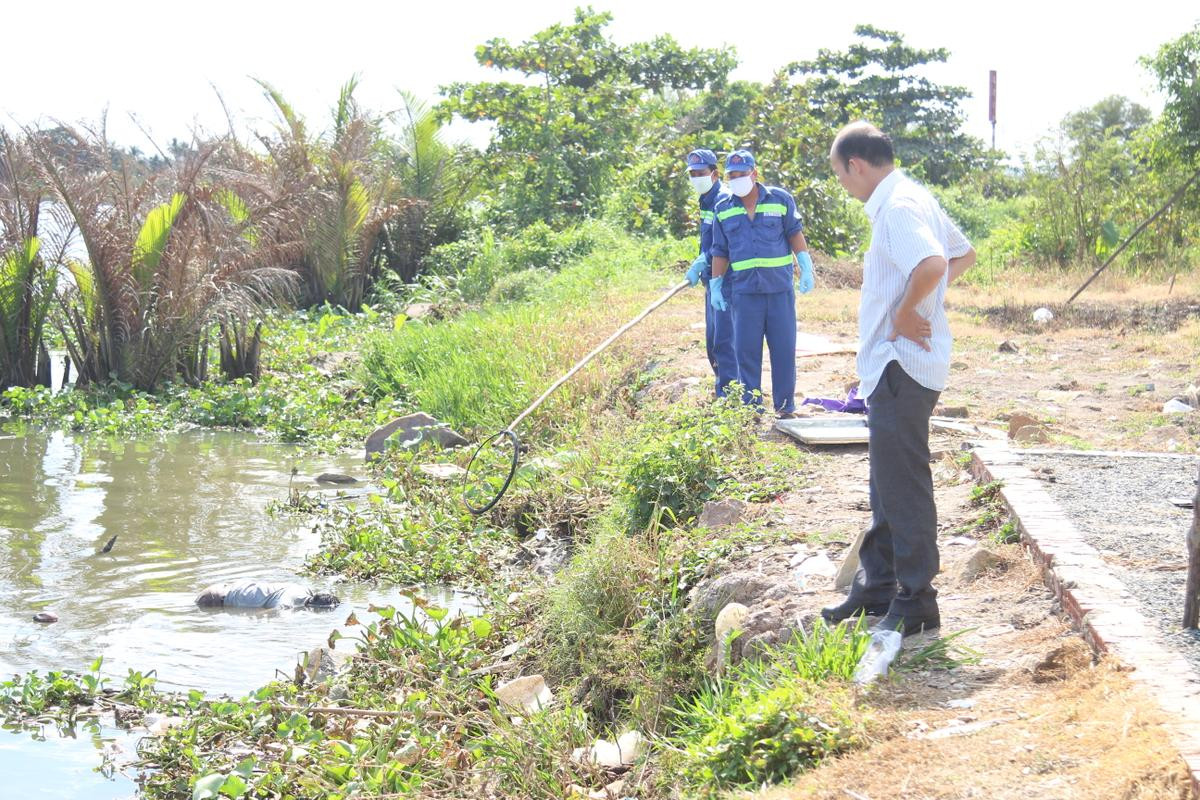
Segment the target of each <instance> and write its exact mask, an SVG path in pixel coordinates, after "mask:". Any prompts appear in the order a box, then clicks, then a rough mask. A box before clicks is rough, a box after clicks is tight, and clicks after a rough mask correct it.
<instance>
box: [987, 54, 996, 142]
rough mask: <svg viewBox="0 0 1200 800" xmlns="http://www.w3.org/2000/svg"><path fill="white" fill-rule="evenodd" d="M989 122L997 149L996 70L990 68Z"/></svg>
mask: <svg viewBox="0 0 1200 800" xmlns="http://www.w3.org/2000/svg"><path fill="white" fill-rule="evenodd" d="M988 122H990V123H992V149H993V150H995V149H996V70H994V69H993V70H988Z"/></svg>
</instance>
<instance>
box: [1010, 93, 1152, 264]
mask: <svg viewBox="0 0 1200 800" xmlns="http://www.w3.org/2000/svg"><path fill="white" fill-rule="evenodd" d="M1150 122H1151V114H1150V112H1149V111H1148V110H1147V109H1145V108H1143V107H1142V106H1139V105H1138V104H1136V103H1133V102H1130V101H1129V100H1128V99H1127V98H1124V97H1120V96H1115V95H1114V96H1111V97H1107V98H1105V99H1104V100H1101V101H1100V102H1099V103H1097V104H1096V105H1094V106H1091V107H1090V108H1085V109H1082V110H1080V111H1076V112H1073V113H1071V114H1068V115H1067V116H1066V117H1065V118H1064V119H1063V121H1062V123H1061V124H1060V125H1059V128H1058V131H1057V132H1056V133H1055V135H1053V136H1050V137H1047V138H1045V139H1043V140H1042V141H1041V142H1039V143H1038V145H1037V147H1036V148H1035V156H1034V160H1033V163H1032V164H1031V165H1030V171H1029V172H1030V174H1029V190H1030V195H1031V197H1032V198H1033V202H1032V206H1031V208H1030V213H1029V215H1028V217H1027V228H1026V231H1027V232H1026V244H1027V246H1028V247H1029V248H1030V249H1031V250H1032V251H1033V252H1034V253H1036V254H1038V255H1041V256H1043V257H1045V258H1048V259H1050V260H1054V261H1057V262H1059V263H1064V264H1065V263H1068V262H1069V261H1072V260H1074V261H1076V262H1086V261H1095V260H1097V259H1100V258H1102V257H1103V256H1105V255H1106V254H1107V253H1108V252H1109V251H1110V250H1111V249H1112V248H1113V247H1114V246H1115V245H1116V244H1117V242H1118V241H1119V240H1120V238H1121V233H1122V230H1121V229H1122V225H1123V223H1124V224H1125V226H1126V227H1131V226H1132V225H1133V224H1136V222H1137V221H1138V220H1140V219H1141V218H1143V217H1144V216H1146V215H1148V214H1149V213H1150V210H1148V209H1150V208H1152V206H1153V205H1154V203H1155V201H1156V200H1157V202H1161V198H1160V197H1159V194H1158V193H1159V188H1158V183H1157V181H1156V180H1152V171H1153V170H1152V168H1151V159H1149V158H1148V157H1146V154H1147V153H1148V152H1149V149H1150V148H1151V147H1152V146H1153V143H1154V135H1153V126H1151V125H1150ZM1160 224H1167V220H1164V221H1163V222H1162V223H1160ZM1147 241H1148V240H1147ZM1136 252H1137V251H1136V250H1135V251H1134V254H1136Z"/></svg>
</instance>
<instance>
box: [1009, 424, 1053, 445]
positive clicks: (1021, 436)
mask: <svg viewBox="0 0 1200 800" xmlns="http://www.w3.org/2000/svg"><path fill="white" fill-rule="evenodd" d="M1013 441H1015V442H1017V443H1018V444H1045V443H1046V442H1048V441H1050V433H1049V431H1047V430H1046V429H1045V428H1044V427H1042V426H1041V425H1026V426H1025V427H1023V428H1020V429H1018V430H1017V435H1016V436H1014V437H1013Z"/></svg>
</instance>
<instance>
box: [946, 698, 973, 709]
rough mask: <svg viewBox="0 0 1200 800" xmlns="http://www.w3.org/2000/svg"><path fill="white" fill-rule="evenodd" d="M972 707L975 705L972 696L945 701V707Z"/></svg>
mask: <svg viewBox="0 0 1200 800" xmlns="http://www.w3.org/2000/svg"><path fill="white" fill-rule="evenodd" d="M974 707H975V698H973V697H960V698H959V699H957V700H947V701H946V708H974Z"/></svg>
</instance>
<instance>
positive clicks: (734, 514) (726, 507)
mask: <svg viewBox="0 0 1200 800" xmlns="http://www.w3.org/2000/svg"><path fill="white" fill-rule="evenodd" d="M746 508H747V505H746V503H745V501H743V500H732V499H727V500H709V501H708V502H707V503H705V504H704V509H703V510H702V511H701V512H700V521H699V523H698V524H699V526H700V527H701V528H713V529H716V528H725V527H728V526H730V525H736V524H737V523H739V522H741V521H742V518H743V517H744V516H745V514H746Z"/></svg>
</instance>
